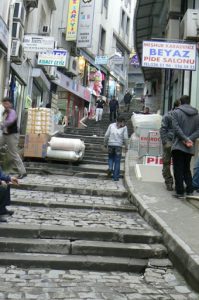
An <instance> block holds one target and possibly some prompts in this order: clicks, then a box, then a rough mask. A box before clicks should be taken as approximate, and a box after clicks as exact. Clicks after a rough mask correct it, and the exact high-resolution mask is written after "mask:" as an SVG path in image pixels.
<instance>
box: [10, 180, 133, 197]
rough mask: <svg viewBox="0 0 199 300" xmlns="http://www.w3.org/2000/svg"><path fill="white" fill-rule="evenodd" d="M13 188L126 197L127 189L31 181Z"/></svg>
mask: <svg viewBox="0 0 199 300" xmlns="http://www.w3.org/2000/svg"><path fill="white" fill-rule="evenodd" d="M13 188H15V189H22V190H27V191H28V190H34V191H46V192H59V193H71V194H81V195H95V196H114V197H127V195H128V192H127V191H121V190H115V189H103V188H101V189H98V188H95V187H90V188H87V187H85V188H84V187H75V186H74V185H71V186H69V185H68V186H60V185H56V184H51V185H50V184H49V185H46V184H39V185H38V184H33V183H21V184H20V185H19V186H14V187H13Z"/></svg>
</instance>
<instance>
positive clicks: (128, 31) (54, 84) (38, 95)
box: [0, 0, 134, 133]
mask: <svg viewBox="0 0 199 300" xmlns="http://www.w3.org/2000/svg"><path fill="white" fill-rule="evenodd" d="M85 3H87V1H84V0H10V1H7V0H2V4H1V7H0V26H1V29H2V30H1V31H0V32H1V33H0V75H1V80H0V96H1V98H2V97H3V96H5V95H9V96H10V97H11V99H12V101H13V106H14V108H15V109H16V111H17V114H18V125H19V127H20V131H21V133H24V132H25V124H26V118H27V109H28V108H30V107H45V106H46V105H48V106H51V108H52V109H53V110H54V113H55V115H56V118H57V124H59V125H60V124H65V125H67V126H78V125H79V120H80V119H81V118H82V116H83V112H84V107H85V106H87V107H89V109H90V114H91V116H92V115H93V114H94V108H95V102H96V99H97V97H98V96H104V97H105V99H107V98H109V99H110V98H111V97H117V98H118V99H119V100H121V99H122V98H123V95H124V93H125V90H126V88H127V87H128V64H129V54H130V52H131V48H132V43H133V36H132V32H133V13H132V12H133V9H134V7H133V3H134V1H130V0H119V1H114V0H106V1H105V0H91V1H90V3H91V5H92V8H91V9H92V10H91V12H90V13H89V15H88V16H87V12H88V11H87V10H86V13H85V11H83V8H82V7H83V6H84V5H85ZM83 14H85V15H84V17H86V18H87V17H88V19H90V18H91V19H92V22H90V24H89V27H88V28H89V34H91V37H90V44H88V45H82V44H79V42H78V34H79V31H80V29H81V25H80V24H81V21H82V20H83V19H82V16H83ZM49 53H50V54H49ZM61 55H62V56H61ZM55 57H56V58H57V59H58V60H59V63H58V62H57V61H58V60H56V59H55ZM105 58H106V62H103V63H102V62H101V61H99V59H105ZM96 59H98V60H96Z"/></svg>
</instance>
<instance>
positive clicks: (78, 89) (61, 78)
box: [52, 71, 91, 101]
mask: <svg viewBox="0 0 199 300" xmlns="http://www.w3.org/2000/svg"><path fill="white" fill-rule="evenodd" d="M56 78H57V79H55V80H52V82H54V83H55V84H57V85H59V86H61V87H62V88H64V89H65V90H67V91H69V92H71V93H72V94H74V95H76V96H78V97H80V98H82V99H84V100H86V101H90V98H91V94H90V92H89V90H88V89H87V88H85V87H83V86H82V85H79V84H77V82H76V81H74V80H72V79H71V78H69V77H68V76H66V75H64V74H62V73H61V72H59V71H56Z"/></svg>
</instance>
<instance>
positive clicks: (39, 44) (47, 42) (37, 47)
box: [23, 35, 55, 52]
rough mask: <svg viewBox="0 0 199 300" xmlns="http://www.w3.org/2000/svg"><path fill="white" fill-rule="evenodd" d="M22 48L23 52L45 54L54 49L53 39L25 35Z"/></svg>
mask: <svg viewBox="0 0 199 300" xmlns="http://www.w3.org/2000/svg"><path fill="white" fill-rule="evenodd" d="M23 47H24V51H25V52H43V51H44V52H45V51H48V50H53V49H54V48H55V39H54V37H50V36H41V35H25V36H24V40H23Z"/></svg>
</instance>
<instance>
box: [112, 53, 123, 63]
mask: <svg viewBox="0 0 199 300" xmlns="http://www.w3.org/2000/svg"><path fill="white" fill-rule="evenodd" d="M110 61H111V63H112V64H114V65H123V63H124V56H119V55H115V56H113V57H112V58H111V59H110Z"/></svg>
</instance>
